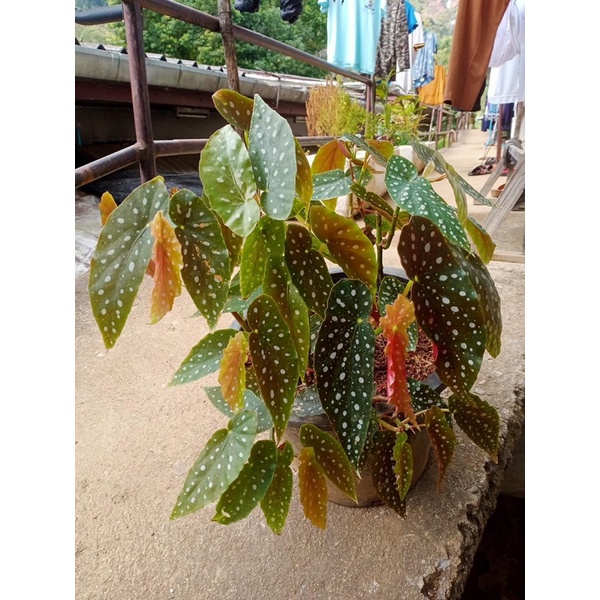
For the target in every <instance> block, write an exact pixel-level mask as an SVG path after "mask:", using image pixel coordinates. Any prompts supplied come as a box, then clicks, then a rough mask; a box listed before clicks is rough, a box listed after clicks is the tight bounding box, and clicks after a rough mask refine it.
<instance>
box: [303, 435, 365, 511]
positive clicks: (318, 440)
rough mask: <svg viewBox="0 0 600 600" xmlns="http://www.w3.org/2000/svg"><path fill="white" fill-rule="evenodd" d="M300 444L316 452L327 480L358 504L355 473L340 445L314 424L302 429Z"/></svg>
mask: <svg viewBox="0 0 600 600" xmlns="http://www.w3.org/2000/svg"><path fill="white" fill-rule="evenodd" d="M300 442H302V445H303V446H304V447H308V446H310V447H311V448H312V449H313V450H314V451H315V458H316V460H317V462H318V463H319V464H320V465H321V466H322V467H323V471H324V472H325V475H327V478H328V479H329V480H330V481H331V482H332V483H333V484H334V485H335V486H336V487H337V488H339V489H340V490H341V491H342V492H344V494H346V495H348V496H349V497H350V498H352V500H354V501H355V502H358V499H357V497H356V486H355V484H354V471H353V469H352V465H351V464H350V461H349V460H348V457H347V456H346V454H345V453H344V449H343V448H342V447H341V446H340V443H339V442H338V441H337V440H336V439H335V438H334V437H333V436H332V435H331V434H329V433H327V432H326V431H323V430H322V429H319V428H318V427H317V426H316V425H313V424H312V423H305V424H304V425H302V426H301V427H300Z"/></svg>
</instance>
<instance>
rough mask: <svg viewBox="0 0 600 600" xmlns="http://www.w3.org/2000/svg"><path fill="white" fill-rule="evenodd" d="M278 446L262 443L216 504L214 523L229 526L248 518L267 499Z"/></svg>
mask: <svg viewBox="0 0 600 600" xmlns="http://www.w3.org/2000/svg"><path fill="white" fill-rule="evenodd" d="M276 466H277V447H276V446H275V442H273V441H272V440H259V441H258V442H256V443H255V444H254V446H253V447H252V452H251V453H250V458H249V459H248V462H247V463H246V464H245V465H244V467H243V468H242V470H241V471H240V474H239V475H238V476H237V479H236V480H235V481H234V482H233V483H232V484H231V485H230V486H229V487H228V488H227V489H226V490H225V492H224V493H223V495H222V496H221V498H220V499H219V502H218V503H217V509H216V514H215V516H214V517H213V519H212V520H213V521H216V522H217V523H221V525H229V524H230V523H235V522H236V521H240V520H241V519H243V518H245V517H247V516H248V515H249V514H250V513H251V512H252V511H253V510H254V509H255V508H256V507H257V506H258V505H259V503H260V501H261V500H262V499H263V498H264V496H265V494H266V493H267V490H268V489H269V486H270V485H271V482H272V480H273V475H274V474H275V467H276Z"/></svg>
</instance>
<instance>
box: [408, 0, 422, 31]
mask: <svg viewBox="0 0 600 600" xmlns="http://www.w3.org/2000/svg"><path fill="white" fill-rule="evenodd" d="M405 5H406V22H407V24H408V33H412V32H413V31H414V30H415V29H416V28H417V27H418V26H419V22H418V21H417V16H416V12H415V8H414V6H413V5H412V4H411V3H410V2H408V0H406V2H405Z"/></svg>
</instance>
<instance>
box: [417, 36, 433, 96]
mask: <svg viewBox="0 0 600 600" xmlns="http://www.w3.org/2000/svg"><path fill="white" fill-rule="evenodd" d="M436 52H437V35H435V33H434V32H433V31H426V32H425V45H424V46H423V47H422V48H421V49H420V50H419V51H418V52H417V58H416V59H415V64H414V67H413V85H414V87H415V89H418V88H420V87H421V86H424V85H425V84H427V83H429V82H430V81H433V78H434V76H435V69H434V67H435V60H434V58H433V55H434V54H435V53H436Z"/></svg>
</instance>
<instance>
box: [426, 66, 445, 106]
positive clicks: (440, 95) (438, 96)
mask: <svg viewBox="0 0 600 600" xmlns="http://www.w3.org/2000/svg"><path fill="white" fill-rule="evenodd" d="M445 91H446V67H444V66H443V65H435V67H434V70H433V81H431V82H429V83H428V84H427V85H423V86H421V87H420V88H419V100H420V101H421V102H423V103H424V104H431V105H433V106H437V105H438V104H443V103H444V92H445Z"/></svg>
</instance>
